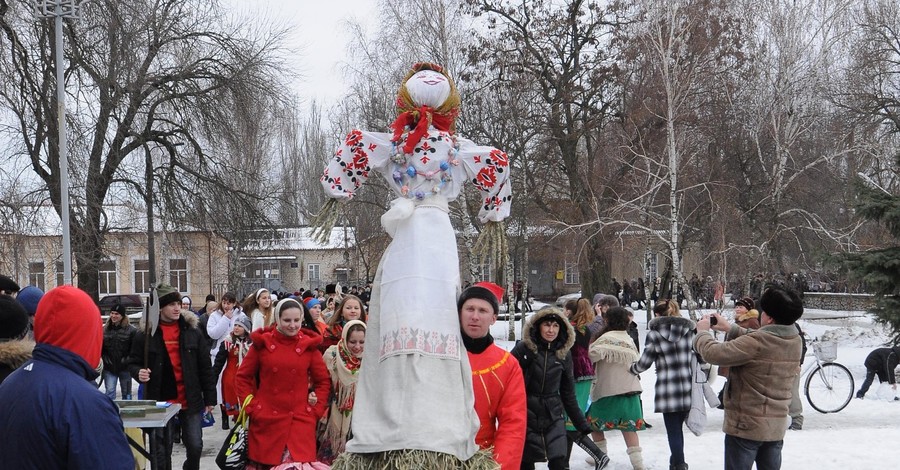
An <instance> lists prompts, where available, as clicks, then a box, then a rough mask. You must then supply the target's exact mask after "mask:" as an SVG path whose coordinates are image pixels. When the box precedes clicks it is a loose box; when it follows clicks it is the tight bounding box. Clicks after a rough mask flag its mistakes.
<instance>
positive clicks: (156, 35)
mask: <svg viewBox="0 0 900 470" xmlns="http://www.w3.org/2000/svg"><path fill="white" fill-rule="evenodd" d="M32 12H33V5H32V3H31V2H28V1H25V0H0V31H2V37H3V43H4V46H3V47H2V50H3V53H2V55H0V73H2V75H3V76H4V77H12V79H10V80H4V81H3V83H2V84H0V106H2V107H3V108H4V109H6V110H8V111H9V112H10V114H11V116H12V119H13V122H14V124H13V125H12V126H10V127H9V128H6V130H7V131H10V132H8V133H7V137H8V138H10V139H11V140H12V142H13V143H14V146H15V148H16V149H17V150H18V151H20V152H21V153H22V154H24V155H26V156H27V158H28V159H29V161H30V164H31V167H32V169H33V170H34V172H35V174H36V175H37V176H38V177H39V178H40V179H41V180H42V182H43V183H44V184H45V185H46V188H47V190H48V192H49V195H50V200H51V201H52V202H53V205H54V207H55V208H56V210H57V212H61V211H62V207H61V206H60V189H59V178H60V175H59V152H58V148H57V146H56V141H55V137H54V136H56V135H57V130H56V122H57V120H56V116H55V113H56V110H57V107H56V103H55V102H54V97H55V95H54V94H53V93H50V92H49V91H50V90H52V89H53V86H54V83H53V78H52V77H53V75H52V73H51V71H52V70H53V63H54V61H55V60H62V58H57V57H52V56H51V55H50V54H49V52H48V51H50V50H52V48H51V47H50V46H49V45H50V44H51V43H52V40H53V37H52V32H51V31H52V28H51V27H49V26H48V24H47V22H36V21H34V20H33V19H32V18H31V15H32ZM65 34H66V42H67V44H68V45H69V47H70V48H69V51H68V53H67V56H68V57H70V58H71V60H70V62H69V64H68V67H67V69H66V77H67V82H66V83H65V84H61V85H65V86H66V88H67V90H68V91H69V101H70V102H71V103H73V104H74V105H75V106H74V108H73V109H72V112H71V114H70V115H68V116H67V121H68V123H69V129H70V133H71V134H72V136H73V137H72V139H71V142H72V152H71V158H72V160H73V163H74V164H73V165H72V167H73V168H75V169H76V171H74V172H73V173H75V175H74V176H76V178H73V180H74V181H75V184H73V192H72V193H73V194H72V201H73V203H72V211H73V214H72V224H71V230H72V242H73V253H74V256H75V258H76V262H77V266H78V272H77V276H78V285H79V286H80V287H81V288H82V289H84V290H86V291H87V292H89V293H91V294H92V295H94V296H96V294H97V288H98V284H97V278H98V270H97V267H98V263H99V261H100V259H101V257H102V256H103V253H102V247H103V241H104V236H105V233H106V231H107V230H108V229H109V227H108V226H107V225H106V224H105V217H104V204H105V203H106V201H107V200H108V198H109V197H110V196H111V191H114V190H115V189H116V187H115V184H114V183H115V182H116V181H119V180H124V179H132V180H133V181H140V180H141V179H143V176H142V175H143V173H138V174H125V171H126V170H128V169H129V168H131V169H134V168H136V167H139V166H140V165H129V164H128V161H130V160H135V159H137V160H138V161H143V157H144V153H143V152H144V148H145V147H146V146H147V145H153V146H156V147H158V148H159V149H161V151H162V153H163V154H165V155H166V156H167V158H168V161H167V165H166V167H167V170H166V171H167V174H168V175H169V176H175V175H176V174H180V175H184V176H185V177H190V178H191V180H192V182H193V184H189V186H197V185H199V184H200V183H206V184H207V186H206V187H205V188H204V189H206V190H208V191H209V192H208V193H206V194H208V195H209V196H210V197H211V198H213V199H212V200H221V199H217V198H218V197H223V196H229V197H230V199H231V200H232V201H229V202H233V201H234V200H235V199H237V196H238V194H237V193H236V192H235V191H233V189H234V186H229V185H228V183H229V182H230V181H228V176H227V175H233V174H234V173H236V172H237V171H242V172H243V171H252V169H253V168H254V166H249V167H248V166H246V165H245V163H250V164H251V165H252V163H253V162H252V161H251V162H246V161H245V160H246V157H248V156H254V155H260V154H261V153H262V152H264V151H265V149H264V147H263V146H261V145H259V144H260V143H262V142H263V141H265V140H266V137H265V136H263V135H261V134H259V133H258V131H260V130H261V129H260V128H257V129H256V130H254V129H252V127H251V124H250V123H248V122H247V121H246V119H244V118H258V117H259V116H258V115H257V116H252V113H247V114H245V115H244V116H241V113H242V112H243V111H246V110H249V109H252V106H250V105H251V104H253V103H257V102H259V101H260V98H271V97H275V96H278V92H279V87H278V84H279V80H280V77H283V76H284V73H283V70H284V69H283V67H282V63H281V59H280V56H279V47H280V46H279V44H280V42H281V40H282V38H283V34H284V31H272V30H267V29H266V28H255V29H254V28H253V25H252V24H250V23H246V22H245V23H243V24H241V23H239V22H237V21H230V20H229V19H228V18H226V16H225V14H224V12H223V10H222V9H221V7H220V6H219V4H218V2H216V1H213V0H163V1H149V0H139V1H132V2H118V1H115V0H98V1H95V2H90V3H88V4H86V5H85V6H84V7H83V15H82V19H80V20H78V21H76V22H68V23H67V24H66V28H65ZM263 102H271V101H268V100H263ZM241 123H243V124H244V128H243V129H239V130H238V129H236V127H238V126H239V125H240V124H241ZM257 125H261V123H259V122H257ZM236 130H237V132H234V131H236ZM231 136H234V137H235V139H231V140H232V142H231V143H230V144H229V142H228V140H229V137H231ZM248 136H250V137H252V138H248ZM254 139H255V142H256V144H257V145H255V146H254V145H251V146H250V147H247V146H246V145H244V144H248V142H250V141H253V140H254ZM238 141H240V142H242V144H241V145H235V142H238ZM179 144H183V145H179ZM237 148H240V150H241V151H242V152H244V153H242V154H239V153H236V152H235V153H231V154H223V153H218V151H221V152H226V151H231V152H234V151H235V149H237ZM239 162H240V163H239ZM262 168H265V166H263V167H262ZM79 169H80V170H81V171H79ZM172 180H175V178H169V181H172ZM251 181H252V178H251ZM223 183H225V184H223ZM217 185H219V186H217ZM239 187H240V188H241V190H242V191H243V190H246V189H248V188H247V186H246V185H243V186H239ZM249 189H250V190H247V191H243V192H244V193H251V192H253V191H252V189H253V188H249ZM171 201H172V199H171V198H170V202H171ZM238 204H239V205H244V206H254V205H255V203H253V202H250V203H238ZM223 205H227V203H225V204H223ZM219 207H221V206H219ZM228 216H231V217H235V216H240V215H239V214H235V213H231V214H228V215H227V216H226V217H228ZM219 220H221V219H219Z"/></svg>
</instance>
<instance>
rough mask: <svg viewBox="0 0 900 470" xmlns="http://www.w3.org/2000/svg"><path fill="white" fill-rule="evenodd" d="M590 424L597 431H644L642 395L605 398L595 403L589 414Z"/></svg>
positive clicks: (592, 404)
mask: <svg viewBox="0 0 900 470" xmlns="http://www.w3.org/2000/svg"><path fill="white" fill-rule="evenodd" d="M587 420H588V424H590V425H591V428H592V429H594V430H595V431H626V432H628V431H643V430H644V429H645V428H646V425H645V424H644V411H643V410H642V409H641V396H640V395H616V396H612V397H604V398H601V399H600V400H598V401H595V402H594V403H591V407H590V408H589V409H588V412H587Z"/></svg>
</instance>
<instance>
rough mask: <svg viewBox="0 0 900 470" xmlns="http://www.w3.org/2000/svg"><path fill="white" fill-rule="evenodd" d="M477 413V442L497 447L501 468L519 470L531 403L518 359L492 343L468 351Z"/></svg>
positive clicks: (485, 447) (496, 455) (495, 451)
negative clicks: (476, 351) (476, 349)
mask: <svg viewBox="0 0 900 470" xmlns="http://www.w3.org/2000/svg"><path fill="white" fill-rule="evenodd" d="M469 365H470V366H471V367H472V386H473V388H474V389H475V412H476V413H478V419H479V420H480V421H481V427H479V428H478V434H476V435H475V443H476V444H478V446H479V447H481V448H482V449H487V448H488V447H491V446H493V447H494V460H496V461H497V463H499V464H500V468H501V469H502V470H516V469H518V468H519V466H520V465H521V462H522V449H523V447H524V445H525V429H526V426H527V420H528V416H527V414H528V405H527V403H526V401H525V381H524V379H523V378H522V369H521V368H520V367H519V361H517V360H515V358H514V357H512V356H511V355H510V354H509V353H508V352H506V351H504V350H503V349H501V348H499V347H497V345H494V344H492V345H490V346H488V348H487V349H485V350H484V351H483V352H482V353H480V354H473V353H471V352H469Z"/></svg>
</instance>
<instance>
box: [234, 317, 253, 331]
mask: <svg viewBox="0 0 900 470" xmlns="http://www.w3.org/2000/svg"><path fill="white" fill-rule="evenodd" d="M234 324H235V325H241V326H243V327H244V330H245V331H247V333H250V331H251V330H252V329H253V322H251V321H250V317H248V316H247V315H244V314H243V313H242V314H240V315H238V317H237V318H236V319H235V320H234Z"/></svg>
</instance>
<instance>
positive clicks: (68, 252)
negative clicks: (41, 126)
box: [37, 0, 84, 284]
mask: <svg viewBox="0 0 900 470" xmlns="http://www.w3.org/2000/svg"><path fill="white" fill-rule="evenodd" d="M83 2H84V0H37V8H38V16H40V17H42V18H54V19H55V22H56V109H57V111H56V117H57V119H58V120H59V122H58V124H57V128H58V131H59V192H60V206H61V210H60V220H61V222H62V242H63V282H64V283H65V284H72V237H71V235H70V233H69V157H68V143H67V142H66V84H65V76H64V74H63V71H64V69H63V18H78V7H79V6H81V4H82V3H83Z"/></svg>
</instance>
